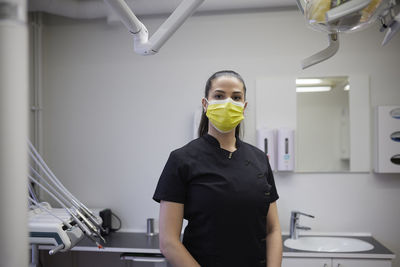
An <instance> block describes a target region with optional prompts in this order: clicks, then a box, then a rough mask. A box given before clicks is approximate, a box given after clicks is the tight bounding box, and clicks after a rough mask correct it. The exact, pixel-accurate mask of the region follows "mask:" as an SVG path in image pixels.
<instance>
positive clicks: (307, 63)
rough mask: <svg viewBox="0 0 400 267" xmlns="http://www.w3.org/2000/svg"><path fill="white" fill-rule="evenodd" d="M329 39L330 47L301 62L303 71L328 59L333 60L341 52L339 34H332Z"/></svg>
mask: <svg viewBox="0 0 400 267" xmlns="http://www.w3.org/2000/svg"><path fill="white" fill-rule="evenodd" d="M328 37H329V46H328V47H327V48H325V49H324V50H322V51H320V52H318V53H316V54H314V55H312V56H311V57H308V58H306V59H303V60H302V61H301V67H302V68H303V70H304V69H306V68H308V67H311V66H312V65H315V64H318V63H320V62H322V61H324V60H327V59H328V58H331V57H333V56H334V55H335V54H336V52H337V51H338V50H339V39H338V34H337V33H331V34H329V35H328Z"/></svg>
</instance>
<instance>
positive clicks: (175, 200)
mask: <svg viewBox="0 0 400 267" xmlns="http://www.w3.org/2000/svg"><path fill="white" fill-rule="evenodd" d="M245 97H246V86H245V83H244V81H243V79H242V77H241V76H240V75H239V74H238V73H236V72H234V71H219V72H216V73H214V74H213V75H212V76H211V77H210V78H209V79H208V81H207V83H206V88H205V97H204V98H203V99H202V105H203V109H204V112H203V115H202V119H201V122H200V127H199V136H200V137H199V138H198V139H196V140H193V141H191V142H190V143H188V144H187V145H185V146H183V147H182V148H180V149H177V150H175V151H173V152H172V153H171V154H170V156H169V159H168V161H167V163H166V165H165V167H164V170H163V172H162V174H161V177H160V180H159V182H158V185H157V188H156V191H155V193H154V196H153V199H154V200H155V201H157V202H160V218H159V227H160V249H161V252H162V253H163V254H164V256H165V257H166V258H167V259H168V261H169V262H170V263H171V264H172V266H174V267H181V266H182V267H192V266H204V267H256V266H257V267H258V266H263V267H265V266H268V267H278V266H281V261H282V237H281V229H280V225H279V219H278V211H277V206H276V200H277V199H278V194H277V191H276V188H275V182H274V177H273V173H272V171H271V167H270V165H269V162H268V158H267V157H266V155H265V153H264V152H262V151H261V150H259V149H257V148H256V147H254V146H252V145H249V144H247V143H245V142H243V141H241V140H240V139H239V131H240V122H241V121H242V120H243V118H244V116H243V112H244V110H245V108H246V106H247V102H246V98H245ZM183 218H185V219H187V220H188V225H187V227H186V228H185V231H184V236H183V242H182V243H181V242H180V233H181V228H182V221H183Z"/></svg>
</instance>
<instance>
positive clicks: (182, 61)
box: [43, 10, 400, 267]
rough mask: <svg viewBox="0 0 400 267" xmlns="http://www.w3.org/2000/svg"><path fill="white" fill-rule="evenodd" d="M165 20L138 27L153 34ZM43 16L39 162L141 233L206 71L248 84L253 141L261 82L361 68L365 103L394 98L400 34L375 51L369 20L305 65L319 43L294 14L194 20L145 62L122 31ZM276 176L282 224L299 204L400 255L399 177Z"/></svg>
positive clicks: (188, 125) (398, 99) (320, 219)
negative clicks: (327, 54) (230, 73)
mask: <svg viewBox="0 0 400 267" xmlns="http://www.w3.org/2000/svg"><path fill="white" fill-rule="evenodd" d="M163 19H164V18H151V19H145V20H144V23H145V24H146V25H147V26H148V28H149V30H150V31H151V32H154V29H155V28H157V26H158V25H159V24H160V23H161V22H162V21H163ZM45 23H46V26H45V28H44V40H43V43H44V48H43V49H44V51H43V54H44V151H45V158H46V160H47V161H48V163H49V165H50V166H51V167H52V168H53V170H54V171H55V173H56V175H58V176H59V178H60V179H61V180H62V182H63V183H64V184H65V185H66V186H67V187H68V188H70V189H71V191H72V192H73V193H74V194H76V196H77V197H78V198H79V199H81V200H82V201H83V202H85V203H87V204H88V205H89V206H90V207H110V208H111V209H113V210H114V212H115V213H116V214H118V215H119V216H120V217H121V218H122V221H123V224H124V225H123V228H124V229H130V230H135V231H144V230H145V220H146V218H147V217H158V204H157V203H155V202H154V201H152V199H151V197H152V194H153V192H154V188H155V186H156V183H157V180H158V177H159V175H160V172H161V170H162V168H163V166H164V164H165V162H166V160H167V157H168V155H169V152H170V151H171V150H172V149H174V148H177V147H180V146H182V145H183V144H185V143H186V142H187V141H189V140H190V139H191V132H192V131H191V129H192V113H193V112H194V111H195V109H196V108H197V107H198V106H199V105H200V100H201V97H202V95H203V88H204V83H205V81H206V79H207V78H208V76H209V75H210V74H211V73H213V72H214V71H217V70H220V69H225V68H227V69H234V70H237V71H238V72H239V73H241V74H242V75H243V77H244V79H245V80H246V81H247V87H248V95H247V98H248V101H249V106H248V110H247V118H246V121H245V138H244V139H245V140H246V141H248V142H250V143H252V144H255V136H256V133H255V106H254V105H255V81H256V79H257V78H258V77H262V76H274V75H280V76H282V75H295V76H322V75H326V74H327V73H331V72H332V73H333V72H334V75H348V74H350V73H355V74H367V75H370V77H371V102H372V103H371V104H372V106H375V105H378V104H399V103H400V89H399V84H400V75H399V74H400V53H399V48H400V35H398V36H396V37H395V38H394V39H393V40H392V42H391V43H389V45H388V46H387V47H384V48H381V47H380V42H381V40H382V38H383V34H382V33H379V31H378V26H377V25H376V26H375V27H373V28H372V29H369V30H366V31H362V32H357V33H353V34H350V35H345V34H344V35H342V36H341V48H340V50H339V52H338V54H337V55H336V56H335V57H333V58H332V59H330V60H329V61H327V62H324V63H322V64H319V65H317V66H316V67H312V68H311V69H309V70H306V71H301V69H300V60H301V59H303V58H304V57H307V56H309V55H311V54H312V53H314V52H317V51H318V50H319V49H322V48H323V47H325V45H326V44H327V38H326V37H325V36H324V35H323V34H320V33H317V32H314V31H312V30H310V29H308V28H306V26H305V25H304V21H303V19H302V17H301V16H300V14H299V12H297V11H294V10H292V11H291V10H288V11H275V12H259V13H245V14H225V15H202V16H195V17H192V18H190V19H189V20H188V21H187V23H185V24H184V26H183V27H182V28H181V29H180V30H179V31H178V32H177V33H176V34H175V35H174V36H173V37H172V38H171V39H170V41H169V42H168V43H167V44H166V45H165V47H164V48H163V49H162V50H161V51H160V53H159V54H158V55H155V56H153V57H142V56H138V55H135V54H134V52H133V49H132V39H131V37H130V35H129V34H128V33H127V32H126V30H125V29H124V28H123V27H119V26H108V25H106V23H105V22H103V21H71V20H66V19H61V18H57V17H47V19H46V21H45ZM276 94H279V92H276ZM271 97H274V96H273V95H272V96H271ZM276 116H278V117H279V114H276ZM366 145H368V144H366ZM275 179H276V183H277V187H278V190H279V194H280V200H279V201H278V207H279V213H280V219H281V224H282V227H283V230H284V231H288V228H289V215H290V211H291V210H293V209H299V210H302V211H305V212H309V213H312V214H314V215H315V216H316V218H315V220H311V219H306V218H305V219H304V220H303V222H302V224H304V225H309V226H311V227H312V228H313V230H315V231H335V232H371V233H372V234H373V235H374V237H376V238H377V239H378V240H379V241H381V242H382V243H383V244H385V245H386V246H388V247H389V248H390V249H392V250H393V251H394V252H395V253H396V254H398V255H400V241H399V240H400V230H399V225H400V213H399V209H398V204H399V203H400V194H399V192H400V175H399V174H395V175H375V174H372V173H371V174H369V173H352V174H333V173H332V174H321V173H316V174H282V173H279V174H276V177H275ZM398 257H400V256H398ZM395 266H397V267H400V260H399V259H397V260H396V265H395Z"/></svg>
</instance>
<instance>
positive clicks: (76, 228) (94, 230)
mask: <svg viewBox="0 0 400 267" xmlns="http://www.w3.org/2000/svg"><path fill="white" fill-rule="evenodd" d="M29 156H30V172H29V174H28V180H29V183H28V185H29V196H28V200H29V202H30V206H29V211H28V218H29V220H28V228H29V243H30V244H31V245H51V246H54V248H53V249H51V250H50V251H49V254H50V255H53V254H55V253H57V252H64V251H68V250H70V249H71V248H73V247H74V246H75V245H76V244H77V243H78V242H79V241H80V240H82V239H83V237H84V236H86V237H88V238H89V239H90V240H92V241H93V242H94V243H95V244H96V245H97V247H98V248H102V247H103V246H102V245H101V244H100V242H102V243H103V244H104V243H105V239H104V238H103V237H102V235H101V232H102V231H103V232H104V229H103V227H102V223H103V221H102V219H101V217H99V216H96V215H94V213H93V212H92V211H91V210H90V209H88V208H87V207H86V206H85V205H84V204H82V203H81V202H80V201H79V200H78V199H77V198H76V197H75V196H74V195H72V193H71V192H69V191H68V190H67V189H66V188H65V187H64V186H63V184H62V183H61V182H60V181H59V180H58V178H57V177H56V176H55V175H54V173H53V172H52V171H51V170H50V168H49V167H48V166H47V164H46V162H45V161H44V160H43V158H42V157H41V156H40V154H39V153H38V152H37V150H36V149H35V147H34V146H33V145H32V144H31V143H30V142H29ZM35 186H37V187H38V188H40V189H41V190H42V191H44V192H46V193H47V194H48V196H49V197H51V198H52V200H54V201H55V202H56V203H57V204H58V205H59V206H61V208H52V207H51V206H50V205H49V204H48V203H47V202H40V201H39V198H38V197H37V196H36V193H35V188H34V187H35Z"/></svg>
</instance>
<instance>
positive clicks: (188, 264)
mask: <svg viewBox="0 0 400 267" xmlns="http://www.w3.org/2000/svg"><path fill="white" fill-rule="evenodd" d="M182 221H183V204H180V203H175V202H169V201H161V203H160V218H159V229H160V250H161V253H162V254H163V255H164V256H165V257H166V258H167V260H168V261H169V263H170V264H171V265H172V266H174V267H181V266H182V267H195V266H196V267H198V266H200V265H199V264H198V263H197V262H196V260H195V259H194V258H193V257H192V256H191V255H190V253H189V252H188V251H187V249H186V248H185V247H184V246H183V244H182V243H181V241H180V235H181V229H182Z"/></svg>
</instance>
